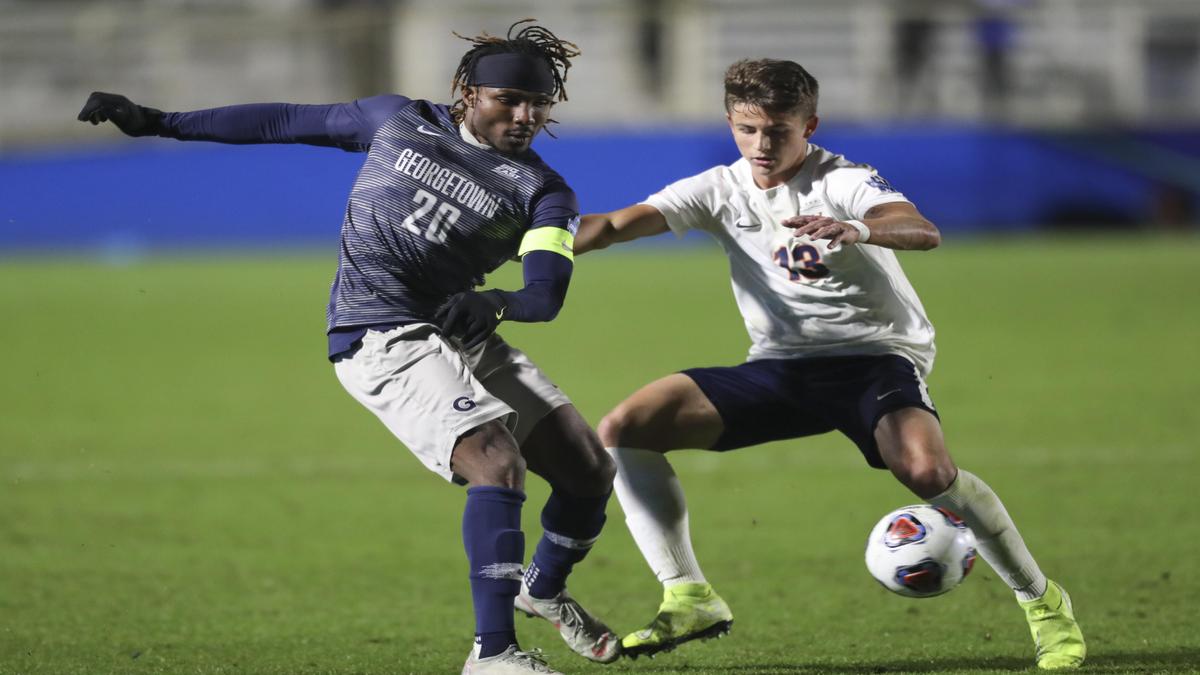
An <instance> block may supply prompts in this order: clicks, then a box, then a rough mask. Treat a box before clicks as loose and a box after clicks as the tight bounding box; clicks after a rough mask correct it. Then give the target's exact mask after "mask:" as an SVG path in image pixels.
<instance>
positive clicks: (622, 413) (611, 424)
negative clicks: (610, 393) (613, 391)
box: [596, 405, 638, 471]
mask: <svg viewBox="0 0 1200 675" xmlns="http://www.w3.org/2000/svg"><path fill="white" fill-rule="evenodd" d="M637 431H638V428H637V424H636V423H635V421H634V419H633V415H631V414H630V412H629V410H628V409H627V408H626V407H625V406H623V405H619V406H617V407H616V408H614V409H613V410H612V411H611V412H609V413H608V414H607V415H605V416H604V418H603V419H601V420H600V425H599V426H597V427H596V432H597V433H598V434H599V435H600V441H601V442H602V443H604V447H606V448H619V447H624V446H628V445H630V444H631V443H632V442H633V440H634V438H635V437H636V435H637ZM615 470H616V469H615V467H614V471H615Z"/></svg>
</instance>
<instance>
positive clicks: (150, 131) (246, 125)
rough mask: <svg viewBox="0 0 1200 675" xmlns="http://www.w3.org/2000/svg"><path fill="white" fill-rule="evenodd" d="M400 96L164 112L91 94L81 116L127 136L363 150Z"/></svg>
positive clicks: (399, 103) (113, 96) (399, 104)
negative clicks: (115, 127) (111, 126)
mask: <svg viewBox="0 0 1200 675" xmlns="http://www.w3.org/2000/svg"><path fill="white" fill-rule="evenodd" d="M408 102H409V99H407V98H405V97H403V96H375V97H372V98H365V99H359V100H357V101H351V102H349V103H334V104H328V105H301V104H295V103H251V104H246V105H233V106H226V107H222V108H209V109H207V110H196V111H192V112H168V113H164V112H161V111H159V110H156V109H154V108H146V107H144V106H139V105H136V104H134V103H133V102H132V101H130V100H129V99H128V98H126V97H124V96H121V95H119V94H106V93H104V92H95V93H93V94H92V95H91V96H90V97H89V98H88V101H87V103H86V104H84V107H83V110H81V111H80V113H79V120H80V121H85V122H91V123H92V124H99V123H100V122H104V121H111V122H113V123H114V124H116V125H117V127H118V128H120V129H121V131H124V132H125V133H127V134H129V135H130V136H163V137H166V138H175V139H178V140H182V141H214V142H217V143H233V144H239V145H240V144H251V143H304V144H308V145H321V146H332V147H340V148H344V149H347V150H365V149H366V148H367V146H369V145H370V143H371V139H372V138H373V137H374V135H375V131H376V130H377V129H378V128H379V125H381V124H382V123H383V122H384V121H386V120H387V118H388V117H390V116H391V115H392V114H394V113H395V112H397V111H398V110H400V108H402V107H403V106H404V105H407V103H408Z"/></svg>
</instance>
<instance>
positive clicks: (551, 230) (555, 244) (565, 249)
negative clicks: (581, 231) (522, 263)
mask: <svg viewBox="0 0 1200 675" xmlns="http://www.w3.org/2000/svg"><path fill="white" fill-rule="evenodd" d="M574 247H575V235H573V234H571V233H570V232H569V231H568V230H564V229H562V228H559V227H539V228H537V229H534V230H529V231H528V232H526V233H525V238H524V239H522V240H521V247H520V248H519V249H518V250H517V257H521V256H523V255H525V254H526V253H529V252H530V251H552V252H554V253H557V254H559V255H561V256H563V257H564V258H566V259H567V260H575V248H574Z"/></svg>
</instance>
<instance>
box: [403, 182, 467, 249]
mask: <svg viewBox="0 0 1200 675" xmlns="http://www.w3.org/2000/svg"><path fill="white" fill-rule="evenodd" d="M413 203H414V204H416V205H417V208H416V210H414V211H413V212H412V213H410V214H408V217H407V218H405V219H404V222H402V223H400V224H401V226H403V227H404V229H406V230H408V231H409V232H412V233H413V234H422V232H421V229H420V228H419V227H417V221H418V220H420V219H421V218H424V217H425V214H427V213H429V212H430V211H431V210H432V209H433V207H434V206H435V205H436V206H437V211H434V212H433V218H432V219H431V220H430V221H429V226H428V227H426V228H425V232H424V234H425V238H426V239H428V240H429V241H432V242H434V243H435V244H442V243H445V241H446V235H447V234H448V233H449V232H450V227H451V226H452V225H454V223H456V222H458V217H459V215H461V214H462V212H461V211H459V210H458V209H457V208H456V207H454V206H451V205H449V204H447V203H445V202H442V203H441V204H438V198H437V197H434V196H433V195H431V194H429V193H428V192H426V191H424V190H417V192H416V194H414V195H413Z"/></svg>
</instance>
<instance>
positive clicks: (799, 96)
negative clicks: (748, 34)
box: [725, 59, 817, 119]
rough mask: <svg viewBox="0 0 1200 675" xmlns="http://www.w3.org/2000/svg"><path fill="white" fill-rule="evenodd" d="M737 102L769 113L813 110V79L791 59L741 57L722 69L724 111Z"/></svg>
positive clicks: (807, 113) (809, 114) (811, 112)
mask: <svg viewBox="0 0 1200 675" xmlns="http://www.w3.org/2000/svg"><path fill="white" fill-rule="evenodd" d="M738 103H744V104H746V105H750V106H753V107H755V108H760V109H762V110H763V111H765V112H768V113H773V114H786V113H799V114H800V115H803V116H804V118H805V119H807V118H809V117H812V116H813V115H816V114H817V79H816V78H815V77H813V76H812V75H809V73H808V71H807V70H805V69H804V68H803V67H801V66H800V64H799V63H796V62H795V61H781V60H779V59H756V60H750V59H742V60H741V61H738V62H737V63H735V64H733V65H732V66H729V70H727V71H725V112H730V111H732V110H733V106H734V105H735V104H738Z"/></svg>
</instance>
